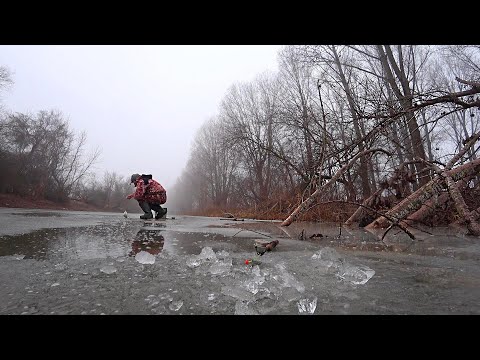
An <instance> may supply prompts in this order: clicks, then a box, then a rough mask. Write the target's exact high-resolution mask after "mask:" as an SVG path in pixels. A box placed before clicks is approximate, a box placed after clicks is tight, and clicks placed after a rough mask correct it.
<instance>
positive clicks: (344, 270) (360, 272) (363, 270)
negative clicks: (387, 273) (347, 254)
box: [337, 264, 375, 285]
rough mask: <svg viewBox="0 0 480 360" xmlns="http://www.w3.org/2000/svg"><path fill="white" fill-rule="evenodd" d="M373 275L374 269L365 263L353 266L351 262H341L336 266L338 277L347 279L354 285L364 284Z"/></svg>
mask: <svg viewBox="0 0 480 360" xmlns="http://www.w3.org/2000/svg"><path fill="white" fill-rule="evenodd" d="M373 275H375V271H374V270H372V269H370V268H369V267H368V266H365V265H360V266H355V265H352V264H343V265H342V266H341V267H339V268H338V272H337V277H338V278H340V279H342V280H345V281H349V282H351V283H352V284H355V285H363V284H366V283H367V281H368V280H370V279H371V278H372V276H373Z"/></svg>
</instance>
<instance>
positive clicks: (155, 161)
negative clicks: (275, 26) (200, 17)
mask: <svg viewBox="0 0 480 360" xmlns="http://www.w3.org/2000/svg"><path fill="white" fill-rule="evenodd" d="M280 48H281V46H273V45H252V46H244V45H232V46H226V45H218V46H206V45H193V46H186V45H178V46H173V45H172V46H166V45H158V46H139V45H133V46H110V45H108V46H107V45H105V46H103V45H95V46H79V45H76V46H65V45H58V46H46V45H36V46H26V45H17V46H5V45H3V46H0V66H6V67H8V68H9V70H10V71H11V72H12V73H13V80H14V85H13V86H12V87H11V89H10V90H8V91H7V92H6V93H5V94H3V106H4V108H6V109H7V110H10V111H13V112H31V113H36V112H38V111H40V110H52V109H54V110H60V111H61V112H62V113H63V114H64V115H65V117H66V118H67V119H68V120H69V124H70V127H71V128H72V129H73V130H74V131H75V132H76V133H80V132H81V131H83V130H85V131H86V133H87V150H91V149H93V148H95V147H96V146H99V147H100V149H101V151H102V154H101V157H100V160H99V162H98V164H97V166H96V173H97V174H99V175H100V176H103V172H104V171H115V172H116V173H117V174H119V175H122V176H129V175H130V174H132V173H134V172H138V173H151V174H153V176H154V178H155V179H157V180H158V181H159V182H160V183H162V184H163V185H164V186H165V187H166V188H167V191H168V188H169V187H171V186H172V185H173V184H174V183H175V181H176V179H177V177H178V176H179V175H180V174H181V172H182V170H183V168H184V167H185V165H186V162H187V159H188V156H189V153H190V146H191V144H192V140H193V138H194V136H195V132H196V131H197V130H198V129H199V128H200V126H201V125H202V124H203V123H204V122H205V121H206V120H208V119H209V118H210V117H212V116H215V115H216V114H217V113H218V109H219V104H220V101H221V100H222V98H223V96H224V95H225V94H226V91H227V89H228V88H229V87H230V86H231V85H233V84H234V83H237V82H248V81H251V80H253V79H254V78H255V77H256V76H257V75H259V74H260V73H262V72H264V71H276V70H277V52H278V50H279V49H280Z"/></svg>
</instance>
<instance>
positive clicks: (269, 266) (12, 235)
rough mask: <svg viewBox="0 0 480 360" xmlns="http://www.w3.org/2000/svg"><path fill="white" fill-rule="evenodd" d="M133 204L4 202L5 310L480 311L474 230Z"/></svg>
mask: <svg viewBox="0 0 480 360" xmlns="http://www.w3.org/2000/svg"><path fill="white" fill-rule="evenodd" d="M130 215H131V216H129V218H127V219H125V218H124V217H123V214H121V213H118V214H113V213H100V214H97V213H76V212H52V211H48V212H46V211H38V210H29V211H25V210H24V211H19V210H16V209H0V219H1V220H0V223H1V224H2V227H1V228H0V233H1V234H2V235H0V283H1V284H2V287H0V314H24V315H30V314H152V315H154V314H157V315H162V314H172V315H183V314H229V315H270V314H292V315H322V314H452V313H453V314H479V313H480V305H479V304H478V298H479V296H480V290H479V289H480V268H479V254H480V251H479V250H478V241H479V240H478V238H468V237H461V236H455V234H445V235H444V236H437V237H431V236H430V235H425V234H423V235H422V234H419V238H420V237H422V241H417V242H415V243H412V242H411V241H410V240H408V239H406V238H403V237H402V234H396V233H394V232H392V233H391V236H390V237H388V238H387V239H386V240H385V242H384V243H382V242H379V241H378V238H376V237H375V236H373V235H372V234H370V233H367V232H364V231H362V230H361V229H342V235H343V236H341V237H339V236H338V235H339V228H338V227H337V226H336V225H319V224H307V223H295V224H292V226H290V227H288V228H280V227H279V226H278V224H276V223H272V222H253V221H252V222H244V223H241V224H239V223H238V222H237V223H235V222H231V221H220V220H219V219H218V218H201V217H186V216H185V217H184V216H177V217H176V219H175V220H164V221H159V222H158V224H156V225H157V226H146V227H144V226H143V225H144V224H143V222H142V221H141V220H139V219H138V218H136V217H137V216H136V215H134V214H130ZM134 217H135V218H134ZM18 219H19V220H18ZM17 220H18V222H19V223H20V224H19V223H17ZM29 221H30V222H33V223H29ZM22 224H23V225H25V226H23V225H22ZM44 227H45V228H44ZM12 229H13V230H12ZM302 230H303V235H304V237H305V238H306V239H307V240H302V241H301V240H298V239H299V235H300V234H301V232H302ZM314 233H317V234H318V233H322V235H323V236H322V237H321V238H320V237H315V238H314V239H313V238H312V239H308V236H310V235H311V234H314ZM258 239H262V240H268V241H270V240H271V239H278V240H279V245H278V246H277V247H276V248H275V249H274V250H273V251H272V252H267V253H265V255H263V256H258V255H256V254H255V251H254V240H258ZM252 258H254V259H255V260H256V261H255V262H254V265H246V264H245V260H246V259H252Z"/></svg>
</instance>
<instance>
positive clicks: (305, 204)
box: [281, 148, 391, 226]
mask: <svg viewBox="0 0 480 360" xmlns="http://www.w3.org/2000/svg"><path fill="white" fill-rule="evenodd" d="M374 152H383V153H386V154H387V155H389V156H391V154H390V153H389V152H387V151H385V150H384V149H379V148H376V149H369V150H365V151H362V152H359V153H357V154H356V155H355V156H354V157H353V158H352V159H351V160H350V161H349V162H348V163H347V164H345V165H344V166H343V167H342V168H341V169H340V170H338V171H337V172H336V173H335V175H334V176H333V177H332V178H331V179H330V181H328V182H327V183H326V184H325V185H323V186H321V187H318V188H317V189H316V190H315V191H314V192H313V193H312V194H311V195H310V196H309V197H308V198H307V199H306V200H304V201H303V202H302V203H301V204H300V205H299V206H297V208H296V209H295V210H294V211H293V212H292V213H291V214H290V215H289V216H288V217H287V218H286V219H285V220H284V221H283V222H282V224H281V225H282V226H288V225H290V224H291V223H292V222H293V221H294V220H295V219H296V218H297V217H298V216H299V215H300V214H301V213H302V212H304V211H305V209H307V208H308V207H309V206H310V205H311V204H312V203H313V201H314V200H315V198H316V197H317V196H318V195H320V194H321V193H325V191H326V190H327V189H328V188H329V187H330V186H332V184H334V183H335V182H336V181H337V180H338V179H339V178H340V177H341V176H342V175H343V174H344V173H345V172H346V171H347V170H348V169H350V168H351V167H352V166H353V164H355V162H356V161H357V159H358V158H360V157H361V156H365V155H366V154H369V153H374Z"/></svg>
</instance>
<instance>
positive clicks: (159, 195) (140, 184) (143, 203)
mask: <svg viewBox="0 0 480 360" xmlns="http://www.w3.org/2000/svg"><path fill="white" fill-rule="evenodd" d="M130 182H131V183H132V184H133V185H134V186H135V187H136V190H135V192H134V193H133V194H130V195H128V196H127V199H131V198H134V199H135V200H137V201H138V205H140V207H141V208H142V210H143V212H144V213H145V214H143V215H140V219H152V218H153V215H152V210H153V211H155V212H156V215H155V219H160V218H161V217H162V216H164V215H166V214H167V209H166V208H165V209H164V208H162V207H161V206H160V205H161V204H165V203H166V202H167V192H166V191H165V189H164V188H163V186H162V185H160V183H159V182H157V181H155V180H153V179H152V175H143V174H142V175H140V174H133V175H132V177H131V178H130Z"/></svg>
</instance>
